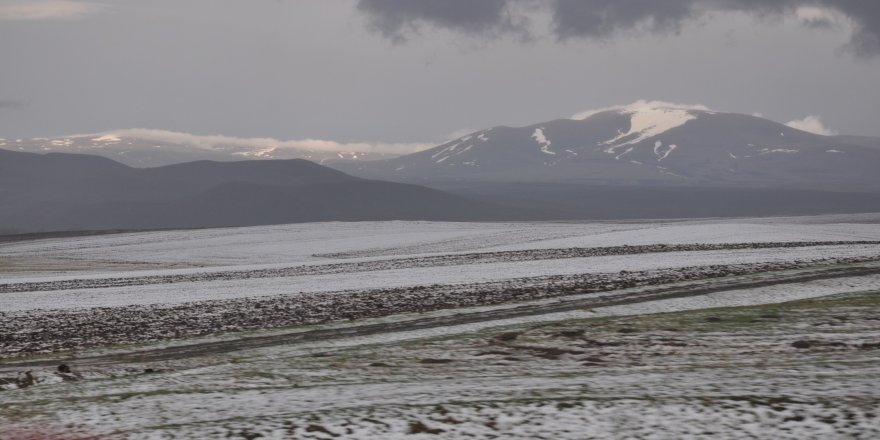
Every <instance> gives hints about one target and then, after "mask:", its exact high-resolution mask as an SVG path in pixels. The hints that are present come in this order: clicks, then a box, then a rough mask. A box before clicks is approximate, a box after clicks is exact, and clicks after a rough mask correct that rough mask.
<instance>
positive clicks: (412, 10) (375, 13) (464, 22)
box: [357, 0, 524, 43]
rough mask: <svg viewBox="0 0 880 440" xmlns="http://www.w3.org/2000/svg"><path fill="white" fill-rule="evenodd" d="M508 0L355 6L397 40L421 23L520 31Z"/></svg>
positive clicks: (376, 0) (368, 1)
mask: <svg viewBox="0 0 880 440" xmlns="http://www.w3.org/2000/svg"><path fill="white" fill-rule="evenodd" d="M509 3H510V2H509V1H508V0H479V1H473V0H420V1H412V0H360V1H359V2H358V5H357V8H358V10H360V11H362V12H364V13H366V14H367V16H369V18H370V25H371V27H372V28H373V29H375V30H377V31H378V32H380V33H381V34H382V36H384V37H385V38H388V39H390V40H391V41H394V42H395V43H401V42H403V41H406V39H407V38H408V37H409V36H410V35H411V34H417V33H418V31H419V29H420V27H421V26H423V25H430V26H436V27H441V28H448V29H450V30H454V31H458V32H463V33H466V34H479V35H487V34H492V33H499V32H511V31H513V32H521V31H522V30H523V29H524V23H523V22H522V21H520V22H518V23H517V22H515V21H514V20H513V18H512V15H511V14H510V12H509V9H508V4H509ZM520 19H522V17H520Z"/></svg>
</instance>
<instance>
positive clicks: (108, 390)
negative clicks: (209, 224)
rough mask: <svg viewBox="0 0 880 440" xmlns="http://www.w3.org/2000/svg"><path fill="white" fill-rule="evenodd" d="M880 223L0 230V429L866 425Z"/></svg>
mask: <svg viewBox="0 0 880 440" xmlns="http://www.w3.org/2000/svg"><path fill="white" fill-rule="evenodd" d="M878 220H880V217H878V216H874V215H862V216H833V217H831V216H829V217H809V218H774V219H746V220H743V219H738V220H736V221H732V220H699V221H676V222H663V223H651V222H631V223H619V224H610V223H609V224H601V223H534V224H532V223H510V224H501V223H491V224H481V223H438V222H366V223H317V224H297V225H280V226H266V227H253V228H231V229H209V230H194V231H158V232H143V233H130V234H113V235H99V236H88V237H68V238H51V239H42V240H32V241H21V242H7V243H0V321H3V322H2V323H0V438H4V437H3V436H4V435H6V436H9V437H12V436H13V434H11V433H13V432H18V433H23V432H31V433H33V432H36V431H38V430H36V428H35V427H37V426H40V427H42V428H41V429H43V430H44V431H45V432H43V434H45V433H46V432H49V431H51V432H54V433H70V432H73V433H76V434H77V435H81V436H85V435H97V436H99V437H100V438H216V437H221V436H231V437H234V438H375V437H380V436H381V437H384V438H461V437H466V436H475V437H477V438H577V439H580V438H749V436H758V437H767V436H770V437H773V438H800V439H803V438H875V437H876V436H878V435H880V423H878V420H880V414H878V413H877V411H876V408H877V407H880V389H878V388H877V387H876V385H875V384H876V383H877V380H878V379H880V370H878V368H877V365H880V363H878V362H877V361H878V360H880V357H878V353H880V326H878V324H877V322H878V321H877V320H876V316H877V314H878V313H880V299H878V292H880V221H878ZM816 298H820V299H816ZM792 301H794V302H792ZM719 307H726V308H724V309H719ZM395 310H396V312H395ZM175 322H177V324H175ZM126 328H127V329H126ZM175 328H176V329H175ZM243 330H246V332H243V333H236V332H237V331H243ZM126 331H128V332H129V333H128V334H126V333H125V332H126ZM229 332H232V333H229ZM114 335H115V336H114ZM137 335H140V336H143V337H141V338H138V337H135V336H137ZM117 336H118V337H117ZM68 338H69V341H67V339H68ZM166 338H168V339H166ZM109 343H114V344H118V343H138V345H132V346H126V345H123V346H103V345H105V344H109ZM65 344H66V345H65ZM4 347H5V348H4ZM64 347H67V348H77V349H79V350H80V351H77V352H64V351H61V352H56V353H50V352H55V351H57V350H59V349H63V348H64ZM86 347H91V348H88V349H83V348H86ZM4 350H6V351H4ZM27 353H32V354H33V353H44V354H41V355H40V356H39V357H21V355H22V354H27ZM46 353H49V354H46ZM4 357H5V358H6V360H3V358H4ZM60 363H65V364H67V365H69V366H70V367H71V369H72V371H71V372H69V373H66V372H59V371H56V369H55V367H57V366H58V364H60ZM27 371H30V373H26V372H27ZM4 427H5V428H4ZM4 430H5V431H4ZM15 435H18V434H15ZM12 438H14V437H12Z"/></svg>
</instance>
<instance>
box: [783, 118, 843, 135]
mask: <svg viewBox="0 0 880 440" xmlns="http://www.w3.org/2000/svg"><path fill="white" fill-rule="evenodd" d="M785 125H787V126H789V127H791V128H796V129H798V130H803V131H806V132H809V133H813V134H821V135H823V136H831V135H834V134H837V132H835V131H834V130H831V129H830V128H828V127H826V126H825V125H824V124H822V121H821V120H820V119H819V117H818V116H807V117H806V118H803V119H795V120H794V121H788V122H786V123H785Z"/></svg>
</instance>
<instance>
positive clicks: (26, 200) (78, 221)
mask: <svg viewBox="0 0 880 440" xmlns="http://www.w3.org/2000/svg"><path fill="white" fill-rule="evenodd" d="M0 208H2V209H0V232H2V233H20V232H35V231H59V230H102V229H156V228H193V227H215V226H245V225H261V224H278V223H293V222H305V221H331V220H344V221H355V220H397V219H401V220H404V219H405V220H421V219H430V220H470V221H473V220H499V219H510V218H519V217H522V216H526V217H528V215H527V214H526V213H524V212H521V211H518V210H515V209H508V208H505V207H503V206H498V205H494V204H491V203H484V202H476V201H472V200H468V199H466V198H463V197H460V196H455V195H452V194H448V193H444V192H442V191H438V190H434V189H429V188H425V187H422V186H417V185H410V184H401V183H392V182H382V181H373V180H366V179H360V178H357V177H353V176H349V175H347V174H344V173H342V172H339V171H335V170H332V169H330V168H327V167H323V166H321V165H317V164H315V163H312V162H309V161H306V160H301V159H292V160H271V161H242V162H211V161H197V162H188V163H183V164H177V165H169V166H165V167H157V168H132V167H129V166H127V165H123V164H121V163H118V162H114V161H111V160H109V159H106V158H103V157H99V156H91V155H79V154H63V153H49V154H45V155H40V154H34V153H22V152H13V151H7V150H0Z"/></svg>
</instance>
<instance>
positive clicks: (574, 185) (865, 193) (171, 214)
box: [0, 103, 880, 233]
mask: <svg viewBox="0 0 880 440" xmlns="http://www.w3.org/2000/svg"><path fill="white" fill-rule="evenodd" d="M264 141H265V140H264ZM157 142H158V141H157V140H156V139H149V140H144V139H139V138H135V137H132V138H126V137H121V136H116V135H102V136H91V137H90V136H80V137H67V138H59V139H37V140H33V139H32V140H5V141H2V143H3V145H0V148H5V149H6V150H0V232H6V233H9V232H30V231H50V230H82V229H152V228H180V227H209V226H239V225H257V224H272V223H287V222H302V221H327V220H392V219H407V220H413V219H423V220H462V221H472V220H538V219H553V220H563V219H568V220H571V219H623V218H670V217H715V216H752V215H786V214H792V215H793V214H819V213H845V212H872V211H880V172H878V171H877V170H878V169H880V138H870V137H854V136H823V135H817V134H813V133H808V132H805V131H801V130H797V129H795V128H792V127H789V126H786V125H783V124H779V123H776V122H773V121H769V120H766V119H762V118H759V117H755V116H749V115H742V114H732V113H719V112H714V111H710V110H708V109H705V108H701V107H687V106H674V105H657V104H650V105H649V104H645V103H640V104H639V105H632V106H625V107H619V108H614V109H607V110H603V111H597V112H590V113H586V114H583V115H581V116H580V117H578V118H574V119H559V120H554V121H549V122H544V123H540V124H534V125H530V126H526V127H494V128H490V129H485V130H480V131H477V132H474V133H471V134H469V135H467V136H463V137H461V138H459V139H456V140H454V141H450V142H447V143H444V144H442V145H439V146H437V147H434V148H430V149H427V150H424V151H419V152H416V153H412V154H407V155H403V156H399V157H393V158H387V157H388V156H390V155H391V153H388V152H383V153H373V154H365V153H358V152H352V153H342V152H339V151H322V152H319V151H317V150H316V151H305V150H302V149H297V148H290V146H289V145H288V146H278V147H272V146H271V145H270V144H266V143H265V142H261V143H259V144H258V145H254V146H248V145H246V144H243V143H242V142H240V141H236V142H232V143H230V144H228V145H226V146H224V144H223V143H222V142H213V143H212V144H211V146H210V147H205V146H204V145H201V146H193V145H189V144H185V143H177V142H171V141H165V142H164V143H161V142H160V143H157ZM12 150H16V151H12ZM27 151H40V152H47V151H48V152H49V153H48V154H36V153H31V152H27ZM53 151H65V152H87V153H93V154H100V155H101V156H103V157H99V156H94V155H82V154H66V153H57V152H53ZM291 155H292V156H296V155H299V156H301V157H304V158H309V159H312V160H316V161H318V162H324V163H325V164H326V165H328V166H331V167H334V168H335V169H331V168H327V167H325V166H321V165H318V164H316V163H313V162H310V161H306V160H302V159H291V160H278V159H277V158H278V157H287V156H291ZM107 157H110V158H113V159H125V161H126V164H127V165H126V164H123V163H119V162H116V161H113V160H109V159H107ZM382 157H386V158H384V159H383V158H382ZM242 158H259V159H267V160H246V161H239V162H229V161H230V160H235V159H239V160H240V159H242ZM377 158H378V159H377ZM204 159H212V160H211V161H208V160H204ZM333 159H335V160H333ZM369 159H377V160H369ZM190 160H196V161H194V162H188V161H190ZM178 162H184V163H178ZM166 163H173V164H172V165H164V166H156V165H159V164H166ZM145 164H148V165H150V166H145ZM130 165H138V166H140V167H138V168H136V167H133V166H130Z"/></svg>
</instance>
